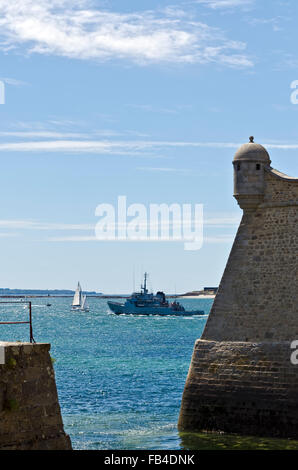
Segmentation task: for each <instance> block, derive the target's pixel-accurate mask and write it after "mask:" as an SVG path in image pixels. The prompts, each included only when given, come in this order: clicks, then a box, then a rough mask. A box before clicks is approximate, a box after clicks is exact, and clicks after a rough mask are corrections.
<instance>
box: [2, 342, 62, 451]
mask: <svg viewBox="0 0 298 470" xmlns="http://www.w3.org/2000/svg"><path fill="white" fill-rule="evenodd" d="M0 347H1V348H2V347H4V349H5V364H1V365H0V449H1V450H16V449H18V450H64V449H65V450H67V449H71V442H70V439H69V436H68V435H66V434H65V432H64V430H63V422H62V417H61V412H60V406H59V402H58V395H57V389H56V383H55V375H54V369H53V365H52V361H51V357H50V354H49V350H50V345H49V344H31V343H5V342H0Z"/></svg>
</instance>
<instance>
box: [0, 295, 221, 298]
mask: <svg viewBox="0 0 298 470" xmlns="http://www.w3.org/2000/svg"><path fill="white" fill-rule="evenodd" d="M72 297H73V295H71V294H70V295H66V294H64V295H55V294H52V295H45V294H44V295H38V294H31V295H28V294H20V295H0V299H63V298H66V299H70V298H72ZM87 297H88V298H89V299H127V298H128V297H129V295H125V294H123V295H109V294H107V295H88V294H87ZM166 297H167V298H169V299H171V298H178V299H214V297H215V295H210V294H209V295H204V294H200V295H175V294H173V295H166Z"/></svg>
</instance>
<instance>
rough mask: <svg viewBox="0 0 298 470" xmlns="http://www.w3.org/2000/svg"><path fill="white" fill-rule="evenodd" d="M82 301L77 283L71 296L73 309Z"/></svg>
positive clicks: (80, 290) (80, 289)
mask: <svg viewBox="0 0 298 470" xmlns="http://www.w3.org/2000/svg"><path fill="white" fill-rule="evenodd" d="M81 301H82V288H81V286H80V283H79V282H78V287H77V288H76V291H75V295H74V296H73V301H72V305H73V307H79V306H80V305H81Z"/></svg>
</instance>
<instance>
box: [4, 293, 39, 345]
mask: <svg viewBox="0 0 298 470" xmlns="http://www.w3.org/2000/svg"><path fill="white" fill-rule="evenodd" d="M1 304H18V305H24V304H27V305H28V310H29V320H28V321H0V325H17V324H22V325H24V324H28V325H29V334H30V343H35V340H34V337H33V328H32V305H31V302H28V301H22V302H18V301H13V300H12V301H4V302H2V301H0V306H1Z"/></svg>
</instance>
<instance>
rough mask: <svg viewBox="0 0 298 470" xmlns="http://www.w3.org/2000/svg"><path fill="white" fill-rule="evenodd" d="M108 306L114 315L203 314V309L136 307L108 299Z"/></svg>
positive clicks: (185, 315) (181, 315)
mask: <svg viewBox="0 0 298 470" xmlns="http://www.w3.org/2000/svg"><path fill="white" fill-rule="evenodd" d="M108 306H109V308H110V310H111V311H112V312H113V313H115V314H116V315H146V316H148V315H159V316H169V315H172V316H173V315H174V316H177V317H191V316H194V315H205V312H204V311H203V310H192V311H186V310H184V311H183V310H182V311H180V310H174V309H172V308H171V307H159V306H156V307H137V306H135V305H133V304H130V305H126V304H121V303H120V302H111V301H108Z"/></svg>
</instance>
